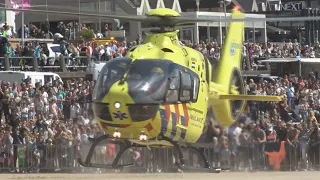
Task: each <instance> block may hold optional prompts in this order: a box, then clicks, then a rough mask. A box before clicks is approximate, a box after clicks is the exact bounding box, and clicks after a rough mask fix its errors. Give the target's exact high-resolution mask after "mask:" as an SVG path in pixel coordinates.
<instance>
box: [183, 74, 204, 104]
mask: <svg viewBox="0 0 320 180" xmlns="http://www.w3.org/2000/svg"><path fill="white" fill-rule="evenodd" d="M180 76H181V85H180V87H181V88H180V102H190V101H191V102H196V101H197V99H198V92H199V86H200V80H199V78H198V77H197V76H196V75H190V73H188V72H181V74H180Z"/></svg>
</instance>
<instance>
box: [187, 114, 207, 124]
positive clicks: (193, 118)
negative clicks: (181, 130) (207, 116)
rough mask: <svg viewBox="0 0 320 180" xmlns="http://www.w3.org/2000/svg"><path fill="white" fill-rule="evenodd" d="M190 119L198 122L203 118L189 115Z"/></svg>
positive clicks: (201, 121)
mask: <svg viewBox="0 0 320 180" xmlns="http://www.w3.org/2000/svg"><path fill="white" fill-rule="evenodd" d="M190 119H191V120H194V121H197V122H199V123H203V120H204V118H201V117H198V116H195V115H190Z"/></svg>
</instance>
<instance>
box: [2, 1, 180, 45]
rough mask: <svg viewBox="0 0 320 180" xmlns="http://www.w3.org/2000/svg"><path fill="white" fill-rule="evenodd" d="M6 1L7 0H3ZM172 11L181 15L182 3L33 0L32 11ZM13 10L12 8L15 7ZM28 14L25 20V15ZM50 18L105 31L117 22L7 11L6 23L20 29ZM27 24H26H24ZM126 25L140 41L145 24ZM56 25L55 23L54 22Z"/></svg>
mask: <svg viewBox="0 0 320 180" xmlns="http://www.w3.org/2000/svg"><path fill="white" fill-rule="evenodd" d="M2 1H3V0H2ZM4 3H6V5H7V7H10V6H11V5H10V3H8V0H5V2H4ZM161 7H162V8H164V7H166V8H172V9H173V10H175V11H178V12H181V8H180V4H179V0H31V1H30V8H32V9H38V10H50V11H61V12H74V13H83V14H101V15H103V14H105V15H107V14H120V15H141V14H145V13H146V12H148V11H150V10H151V9H155V8H161ZM11 8H12V7H11ZM23 14H24V17H22V15H23ZM46 18H48V20H49V21H50V22H56V23H57V22H60V21H64V22H73V21H74V22H81V23H86V24H92V25H93V26H92V28H93V29H96V30H99V29H100V30H102V29H103V28H104V24H106V23H112V24H115V23H114V20H110V19H102V18H99V17H97V18H88V17H81V16H65V15H62V14H46V13H43V14H39V13H31V12H25V13H14V12H12V11H11V12H10V11H7V13H6V17H5V19H6V22H8V24H15V26H16V29H19V28H20V27H21V25H22V24H28V23H39V22H43V21H45V19H46ZM22 21H23V22H22ZM121 23H123V24H126V26H124V27H126V29H125V30H126V31H127V32H128V37H127V38H128V40H135V39H137V37H138V35H140V33H141V24H140V23H137V22H125V21H123V22H121ZM53 24H55V23H53Z"/></svg>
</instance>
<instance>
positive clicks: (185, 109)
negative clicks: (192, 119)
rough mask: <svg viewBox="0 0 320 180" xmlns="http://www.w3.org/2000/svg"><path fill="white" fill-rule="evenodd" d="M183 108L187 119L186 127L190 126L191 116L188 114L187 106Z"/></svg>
mask: <svg viewBox="0 0 320 180" xmlns="http://www.w3.org/2000/svg"><path fill="white" fill-rule="evenodd" d="M182 107H183V113H184V117H185V119H186V126H188V124H189V114H188V109H187V104H182Z"/></svg>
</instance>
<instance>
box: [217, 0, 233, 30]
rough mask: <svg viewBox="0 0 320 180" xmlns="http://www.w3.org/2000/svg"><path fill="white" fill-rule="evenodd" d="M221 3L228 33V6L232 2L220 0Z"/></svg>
mask: <svg viewBox="0 0 320 180" xmlns="http://www.w3.org/2000/svg"><path fill="white" fill-rule="evenodd" d="M219 4H220V7H222V6H223V12H224V20H225V22H224V27H225V30H226V33H225V35H227V6H229V5H230V4H231V0H222V1H219Z"/></svg>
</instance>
